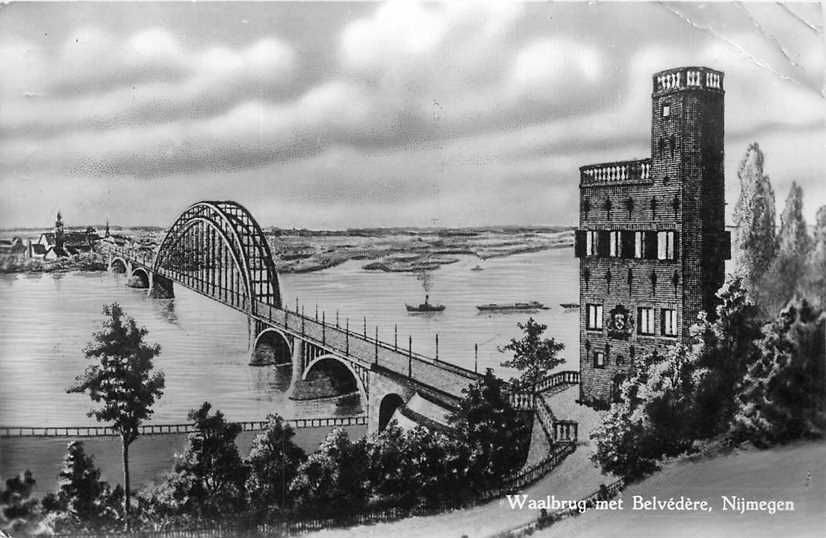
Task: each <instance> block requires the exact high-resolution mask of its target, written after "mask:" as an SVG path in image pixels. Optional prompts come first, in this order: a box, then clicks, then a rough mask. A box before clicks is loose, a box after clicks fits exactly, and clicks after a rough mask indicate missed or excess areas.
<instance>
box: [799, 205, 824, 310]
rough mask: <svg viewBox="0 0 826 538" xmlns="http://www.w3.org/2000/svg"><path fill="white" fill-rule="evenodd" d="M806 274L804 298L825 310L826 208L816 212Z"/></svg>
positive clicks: (822, 207)
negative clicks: (808, 298)
mask: <svg viewBox="0 0 826 538" xmlns="http://www.w3.org/2000/svg"><path fill="white" fill-rule="evenodd" d="M806 273H807V274H806V279H805V281H804V282H805V285H804V289H805V295H806V297H810V298H811V300H812V301H813V302H814V303H815V305H816V306H819V307H820V308H822V309H826V206H821V207H820V209H818V210H817V216H816V222H815V229H814V235H813V237H812V248H811V249H810V250H809V259H808V262H807V267H806Z"/></svg>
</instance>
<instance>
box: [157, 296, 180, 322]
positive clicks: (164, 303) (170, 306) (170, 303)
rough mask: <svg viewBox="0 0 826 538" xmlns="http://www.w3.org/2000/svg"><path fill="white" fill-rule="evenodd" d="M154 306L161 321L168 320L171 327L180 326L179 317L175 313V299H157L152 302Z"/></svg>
mask: <svg viewBox="0 0 826 538" xmlns="http://www.w3.org/2000/svg"><path fill="white" fill-rule="evenodd" d="M152 305H153V306H154V307H155V312H157V313H158V315H159V316H160V317H161V319H163V320H166V321H167V322H168V323H169V324H171V325H177V324H178V316H177V314H176V313H175V299H156V300H154V301H152Z"/></svg>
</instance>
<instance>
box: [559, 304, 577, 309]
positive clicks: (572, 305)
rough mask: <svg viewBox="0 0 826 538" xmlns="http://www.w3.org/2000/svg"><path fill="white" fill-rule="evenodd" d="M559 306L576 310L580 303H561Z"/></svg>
mask: <svg viewBox="0 0 826 538" xmlns="http://www.w3.org/2000/svg"><path fill="white" fill-rule="evenodd" d="M559 306H561V307H562V308H564V309H565V310H576V309H577V308H579V303H560V304H559Z"/></svg>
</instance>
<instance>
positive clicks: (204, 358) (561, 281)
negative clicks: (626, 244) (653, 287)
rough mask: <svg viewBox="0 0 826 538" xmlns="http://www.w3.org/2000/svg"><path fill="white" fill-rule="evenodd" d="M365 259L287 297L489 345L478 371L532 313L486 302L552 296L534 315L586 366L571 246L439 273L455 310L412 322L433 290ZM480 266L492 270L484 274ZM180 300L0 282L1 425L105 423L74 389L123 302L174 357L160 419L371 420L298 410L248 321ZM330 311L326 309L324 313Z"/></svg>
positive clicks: (304, 278) (370, 321) (118, 280)
mask: <svg viewBox="0 0 826 538" xmlns="http://www.w3.org/2000/svg"><path fill="white" fill-rule="evenodd" d="M363 263H365V262H360V261H350V262H347V263H345V264H342V265H340V266H337V267H334V268H331V269H327V270H324V271H318V272H313V273H306V274H286V275H282V276H281V281H280V284H281V290H282V295H283V297H284V303H285V304H286V305H289V306H290V308H291V309H292V308H294V307H295V300H296V298H298V299H299V301H300V303H301V304H302V305H303V306H304V308H305V313H306V314H307V315H314V314H315V308H316V305H318V309H319V312H322V311H326V319H327V321H328V322H333V321H334V320H335V317H336V315H335V313H336V311H338V312H339V321H340V323H341V324H342V325H344V323H345V319H346V318H349V319H350V328H351V330H356V331H361V330H362V328H363V316H366V318H367V332H368V334H370V335H373V334H374V331H375V327H376V326H378V327H379V337H380V338H381V339H383V340H385V341H388V342H391V343H392V342H393V339H394V329H393V326H394V324H397V325H398V335H399V345H400V347H406V346H407V342H408V340H407V339H408V335H411V336H412V337H413V348H414V350H415V351H418V352H420V353H423V354H425V355H428V356H433V355H434V354H435V337H434V335H435V334H436V333H438V334H439V358H440V359H441V360H444V361H451V362H454V363H456V364H459V365H462V366H464V367H466V368H471V369H472V368H474V362H475V360H474V343H476V344H479V354H478V369H479V371H483V370H484V368H488V367H491V368H494V369H495V370H496V371H497V373H499V374H500V375H502V376H504V377H509V376H510V375H511V374H512V372H508V371H506V370H505V369H503V368H501V367H499V363H500V362H501V361H502V360H504V359H506V358H507V357H506V356H505V355H504V354H502V353H500V352H499V351H498V350H497V347H498V346H501V345H504V344H505V343H506V342H507V341H508V339H509V338H510V337H513V336H518V335H519V329H518V328H517V327H516V323H517V322H518V321H524V320H526V319H527V317H528V315H529V314H527V313H525V312H519V313H507V314H502V313H500V314H480V313H479V312H478V311H477V309H476V308H475V305H476V304H482V303H489V302H514V301H528V300H538V301H541V302H543V303H545V304H546V305H547V306H550V307H551V308H550V309H549V310H542V311H538V312H535V313H532V314H530V315H533V316H534V317H535V318H536V319H538V320H539V321H541V322H542V323H546V324H547V325H548V327H549V329H548V331H547V333H546V334H547V335H548V336H553V337H555V338H557V340H560V341H562V342H563V343H565V345H566V350H565V352H564V354H565V356H566V358H567V361H568V362H567V363H566V364H565V365H564V366H563V367H562V368H564V369H578V358H577V355H578V354H577V346H578V333H577V314H576V313H573V312H564V311H563V310H562V309H561V308H560V307H559V304H560V303H568V302H577V300H578V296H579V290H578V285H577V282H578V279H577V263H576V259H575V258H574V257H573V252H572V251H571V250H570V249H556V250H549V251H544V252H539V253H530V254H521V255H515V256H509V257H505V258H496V259H490V260H487V261H485V262H479V260H478V259H476V258H472V257H464V258H461V259H460V261H459V262H458V263H455V264H452V265H448V266H444V267H442V268H440V269H438V270H437V271H433V272H432V273H431V275H430V276H431V278H430V280H431V283H430V285H431V291H430V297H431V302H435V303H443V304H445V305H447V308H446V310H445V311H443V312H441V313H434V314H408V313H407V312H406V311H405V308H404V303H405V302H408V303H415V304H418V303H419V302H422V300H423V299H424V297H423V295H424V292H423V288H422V283H421V282H420V281H419V280H418V279H417V278H416V276H415V275H413V274H409V273H376V272H368V271H364V270H362V269H361V265H362V264H363ZM477 264H480V265H481V266H482V267H483V269H484V270H482V271H471V270H470V269H471V268H472V267H473V266H475V265H477ZM175 294H176V296H175V298H174V299H169V300H158V299H150V298H148V297H147V296H146V290H138V289H132V288H129V287H126V286H125V278H124V276H123V275H115V274H112V273H67V274H59V275H52V274H20V275H0V425H24V426H66V425H85V424H94V419H91V418H89V417H87V416H86V411H87V410H88V409H89V407H90V400H89V398H88V396H86V395H85V394H67V393H66V388H67V387H68V386H70V385H71V383H72V381H73V379H74V377H75V376H76V375H78V374H81V373H82V372H83V370H84V368H85V367H86V366H87V364H88V363H89V361H88V360H87V359H86V358H85V357H84V355H83V353H82V349H83V347H84V345H85V344H86V343H87V342H88V341H89V339H90V337H91V334H92V333H93V332H94V331H95V330H96V329H97V328H98V327H99V325H100V322H101V320H102V315H101V313H100V310H101V306H102V305H103V304H105V303H111V302H115V301H116V302H118V303H120V304H121V305H122V306H123V308H124V310H125V311H126V312H127V313H128V314H129V315H130V316H132V317H134V318H135V319H136V320H137V322H138V324H139V325H143V326H145V327H146V328H147V329H148V330H149V335H148V340H149V341H150V342H158V343H160V345H161V348H162V352H161V354H160V355H159V356H158V357H157V358H156V359H155V366H156V368H158V369H160V370H162V371H163V372H164V374H165V376H166V390H165V394H164V395H163V397H162V398H161V399H160V400H159V401H158V402H157V403H156V404H155V407H154V408H155V413H154V415H153V417H152V421H153V422H158V423H180V422H186V415H187V411H188V410H189V409H191V408H194V407H197V406H199V405H200V403H201V402H203V401H209V402H211V403H212V404H213V407H215V408H218V409H221V410H222V411H223V412H224V414H225V415H226V416H227V418H228V419H230V420H239V421H240V420H257V419H261V418H263V417H264V416H265V415H266V414H267V413H268V412H270V411H277V412H279V413H280V414H281V415H283V416H286V417H309V416H331V415H334V414H353V413H358V412H360V411H361V410H362V409H361V408H363V405H364V403H363V402H357V403H353V402H352V401H348V402H336V401H321V402H294V401H291V400H289V398H287V396H286V390H287V388H288V386H289V381H290V372H289V371H288V368H285V367H279V368H274V367H252V366H249V365H248V363H249V352H248V329H247V322H246V319H245V317H244V316H243V315H242V314H240V313H239V312H236V311H234V310H231V309H229V308H227V307H225V306H223V305H220V304H218V303H217V302H214V301H211V300H210V299H207V298H205V297H202V296H200V295H197V294H195V293H194V292H191V291H189V290H186V289H184V288H183V287H180V286H176V287H175ZM320 316H321V314H320V313H319V317H320Z"/></svg>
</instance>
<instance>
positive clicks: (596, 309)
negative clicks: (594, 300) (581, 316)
mask: <svg viewBox="0 0 826 538" xmlns="http://www.w3.org/2000/svg"><path fill="white" fill-rule="evenodd" d="M586 313H587V316H588V323H587V325H586V328H587V329H588V330H590V331H601V330H602V305H601V304H589V305H587V307H586Z"/></svg>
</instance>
